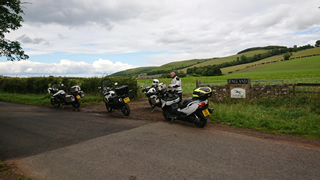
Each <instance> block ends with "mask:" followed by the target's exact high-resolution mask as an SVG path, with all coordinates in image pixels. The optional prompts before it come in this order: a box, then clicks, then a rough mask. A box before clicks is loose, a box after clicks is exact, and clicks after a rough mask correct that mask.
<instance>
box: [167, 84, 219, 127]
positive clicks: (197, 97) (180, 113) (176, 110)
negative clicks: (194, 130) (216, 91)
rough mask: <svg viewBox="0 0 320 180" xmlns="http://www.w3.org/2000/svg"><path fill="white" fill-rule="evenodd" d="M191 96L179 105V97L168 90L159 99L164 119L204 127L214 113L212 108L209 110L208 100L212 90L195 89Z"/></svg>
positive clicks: (207, 88)
mask: <svg viewBox="0 0 320 180" xmlns="http://www.w3.org/2000/svg"><path fill="white" fill-rule="evenodd" d="M161 88H162V89H164V88H166V87H161ZM192 96H193V97H190V98H188V99H186V100H185V101H183V102H180V103H179V101H180V97H179V95H178V94H177V93H176V92H175V91H172V90H168V91H167V92H166V93H165V95H164V96H163V97H162V98H161V103H162V110H163V116H164V118H165V119H166V120H167V121H171V122H174V121H175V120H181V121H185V122H189V123H193V124H195V125H196V126H197V127H200V128H203V127H204V126H206V124H207V120H208V119H209V117H210V114H211V113H212V112H213V111H214V109H213V108H209V100H208V98H209V97H211V96H212V90H211V88H209V87H200V88H196V89H194V90H193V93H192Z"/></svg>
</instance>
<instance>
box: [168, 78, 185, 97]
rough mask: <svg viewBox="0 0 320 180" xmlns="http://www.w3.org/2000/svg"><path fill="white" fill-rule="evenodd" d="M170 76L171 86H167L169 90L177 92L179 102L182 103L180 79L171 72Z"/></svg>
mask: <svg viewBox="0 0 320 180" xmlns="http://www.w3.org/2000/svg"><path fill="white" fill-rule="evenodd" d="M170 76H171V78H172V80H171V84H169V88H172V90H175V91H177V93H178V95H179V97H180V102H181V101H182V88H181V79H180V78H179V77H178V76H177V75H176V73H175V72H171V73H170Z"/></svg>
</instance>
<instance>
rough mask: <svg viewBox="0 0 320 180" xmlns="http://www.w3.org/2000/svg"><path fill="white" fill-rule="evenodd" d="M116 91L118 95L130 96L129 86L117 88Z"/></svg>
mask: <svg viewBox="0 0 320 180" xmlns="http://www.w3.org/2000/svg"><path fill="white" fill-rule="evenodd" d="M115 90H116V93H117V94H118V95H123V94H128V92H129V88H128V86H127V85H123V86H120V87H117V88H116V89H115Z"/></svg>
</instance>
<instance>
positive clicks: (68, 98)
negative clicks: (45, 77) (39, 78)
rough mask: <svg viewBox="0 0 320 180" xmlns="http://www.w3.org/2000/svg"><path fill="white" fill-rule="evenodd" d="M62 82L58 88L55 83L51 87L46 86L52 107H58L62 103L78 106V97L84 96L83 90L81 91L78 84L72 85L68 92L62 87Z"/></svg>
mask: <svg viewBox="0 0 320 180" xmlns="http://www.w3.org/2000/svg"><path fill="white" fill-rule="evenodd" d="M62 87H63V84H61V85H60V89H58V88H57V85H56V84H54V85H52V87H51V88H48V93H49V94H51V95H52V97H51V104H52V106H53V107H59V106H60V105H61V104H62V105H72V106H73V107H74V108H79V107H80V101H79V99H80V98H83V97H84V92H83V91H81V88H80V86H78V85H76V86H72V87H71V91H70V94H66V92H65V91H64V90H63V89H62Z"/></svg>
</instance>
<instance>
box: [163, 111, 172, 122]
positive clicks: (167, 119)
mask: <svg viewBox="0 0 320 180" xmlns="http://www.w3.org/2000/svg"><path fill="white" fill-rule="evenodd" d="M162 115H163V117H164V119H165V120H166V121H170V120H171V119H170V113H169V112H168V111H165V110H163V112H162Z"/></svg>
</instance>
